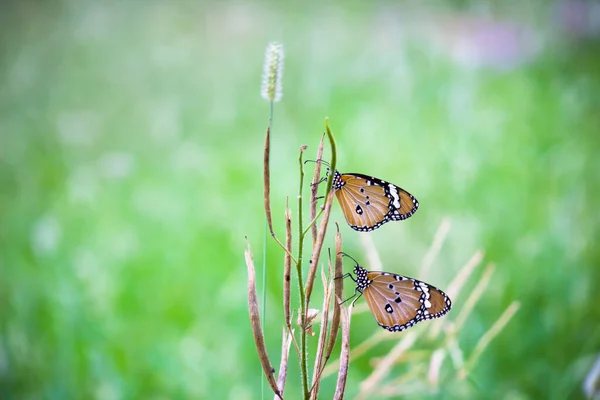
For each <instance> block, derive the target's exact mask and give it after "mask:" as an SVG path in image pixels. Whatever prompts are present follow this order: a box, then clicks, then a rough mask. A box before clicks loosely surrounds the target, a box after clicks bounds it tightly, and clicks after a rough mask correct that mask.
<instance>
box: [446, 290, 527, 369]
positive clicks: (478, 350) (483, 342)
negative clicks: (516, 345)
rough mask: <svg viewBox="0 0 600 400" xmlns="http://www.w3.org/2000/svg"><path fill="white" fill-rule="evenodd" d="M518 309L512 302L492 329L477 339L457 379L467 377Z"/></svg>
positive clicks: (516, 302)
mask: <svg viewBox="0 0 600 400" xmlns="http://www.w3.org/2000/svg"><path fill="white" fill-rule="evenodd" d="M519 307H521V303H519V302H518V301H513V302H512V303H511V304H510V306H508V308H507V309H506V310H505V311H504V312H503V313H502V315H501V316H500V318H498V320H497V321H496V322H494V325H492V327H491V328H490V329H488V331H487V332H486V333H485V334H484V335H483V336H482V337H481V339H479V341H478V342H477V344H476V345H475V349H474V350H473V353H471V356H470V357H469V360H468V361H467V362H466V364H465V367H464V368H463V369H462V370H461V371H460V372H459V373H458V377H459V378H460V379H464V378H466V377H467V375H468V374H469V371H470V370H471V369H472V368H473V367H474V366H475V363H477V360H478V359H479V356H481V354H482V353H483V351H484V350H485V349H486V348H487V346H488V345H489V344H490V342H491V341H492V340H493V339H494V338H495V337H496V336H497V335H498V334H499V333H500V331H502V329H504V327H505V326H506V324H508V322H509V321H510V320H511V318H512V317H513V316H514V315H515V314H516V312H517V311H519Z"/></svg>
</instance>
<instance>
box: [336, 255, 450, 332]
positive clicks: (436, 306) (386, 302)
mask: <svg viewBox="0 0 600 400" xmlns="http://www.w3.org/2000/svg"><path fill="white" fill-rule="evenodd" d="M342 254H343V255H345V256H347V257H350V256H348V255H347V254H345V253H342ZM350 258H352V257H350ZM352 259H353V260H354V258H352ZM354 262H356V265H355V266H354V273H355V274H356V278H355V277H354V276H352V274H351V273H347V274H345V275H343V276H342V278H346V277H350V278H351V279H352V280H353V281H354V282H356V289H355V290H354V295H353V296H352V297H350V298H349V299H347V300H346V301H348V300H351V299H353V298H354V301H353V302H352V304H354V303H355V302H356V300H358V299H359V298H360V297H361V296H365V299H366V300H367V304H368V306H369V309H370V310H371V312H372V313H373V315H374V316H375V319H376V320H377V323H378V324H379V326H381V327H382V328H384V329H387V330H388V331H390V332H400V331H403V330H405V329H408V328H410V327H411V326H413V325H415V324H416V323H417V322H420V321H425V320H427V319H433V318H439V317H441V316H443V315H445V314H446V313H447V312H448V311H450V309H451V308H452V301H450V298H449V297H448V296H447V295H446V293H444V292H442V291H441V290H440V289H438V288H436V287H434V286H431V285H430V284H428V283H425V282H422V281H419V280H417V279H413V278H409V277H406V276H403V275H396V274H393V273H390V272H380V271H367V270H366V269H365V268H363V267H361V266H360V264H359V263H358V262H357V261H356V260H354ZM357 291H358V292H360V294H357V293H356V292H357Z"/></svg>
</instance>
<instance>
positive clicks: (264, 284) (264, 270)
mask: <svg viewBox="0 0 600 400" xmlns="http://www.w3.org/2000/svg"><path fill="white" fill-rule="evenodd" d="M272 123H273V102H272V101H270V102H269V129H270V127H271V126H272V125H271V124H272ZM268 230H269V223H268V221H265V234H264V237H263V257H262V261H263V262H262V276H263V281H262V315H263V318H262V330H263V332H264V331H265V320H266V319H267V232H268ZM260 392H261V398H263V399H264V398H265V381H264V379H262V380H261V385H260Z"/></svg>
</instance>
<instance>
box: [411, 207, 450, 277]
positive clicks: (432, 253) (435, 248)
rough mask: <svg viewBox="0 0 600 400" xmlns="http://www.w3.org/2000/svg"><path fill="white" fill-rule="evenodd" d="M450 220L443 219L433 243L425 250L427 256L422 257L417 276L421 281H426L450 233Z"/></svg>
mask: <svg viewBox="0 0 600 400" xmlns="http://www.w3.org/2000/svg"><path fill="white" fill-rule="evenodd" d="M450 225H451V224H450V218H444V219H443V220H442V222H441V223H440V226H439V227H438V229H437V231H436V232H435V235H434V236H433V242H432V243H431V247H430V248H429V250H427V254H425V257H423V262H422V263H421V272H420V274H419V276H420V277H421V279H427V275H429V270H430V269H431V266H432V265H433V262H434V261H435V259H436V258H437V255H438V254H439V252H440V250H441V248H442V245H443V244H444V241H446V236H447V235H448V232H449V231H450Z"/></svg>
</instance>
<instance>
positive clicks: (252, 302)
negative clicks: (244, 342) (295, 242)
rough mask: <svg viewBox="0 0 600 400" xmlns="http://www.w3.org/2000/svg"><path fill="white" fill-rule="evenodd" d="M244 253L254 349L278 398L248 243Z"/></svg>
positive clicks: (279, 394)
mask: <svg viewBox="0 0 600 400" xmlns="http://www.w3.org/2000/svg"><path fill="white" fill-rule="evenodd" d="M245 255H246V266H247V267H248V310H249V311H250V323H251V325H252V333H253V335H254V343H255V344H256V350H257V351H258V357H259V359H260V363H261V365H262V367H263V371H264V373H265V376H266V377H267V381H268V382H269V385H271V389H273V393H275V394H276V395H277V396H278V397H279V398H280V399H283V397H282V395H281V393H280V392H279V389H278V388H277V382H276V381H275V376H274V375H273V374H274V372H275V369H273V366H272V365H271V361H269V355H268V353H267V346H266V345H265V337H264V335H263V331H262V327H261V324H260V312H259V308H258V298H257V296H256V271H255V270H254V260H253V258H252V250H251V249H250V245H248V248H247V249H246V252H245Z"/></svg>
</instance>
